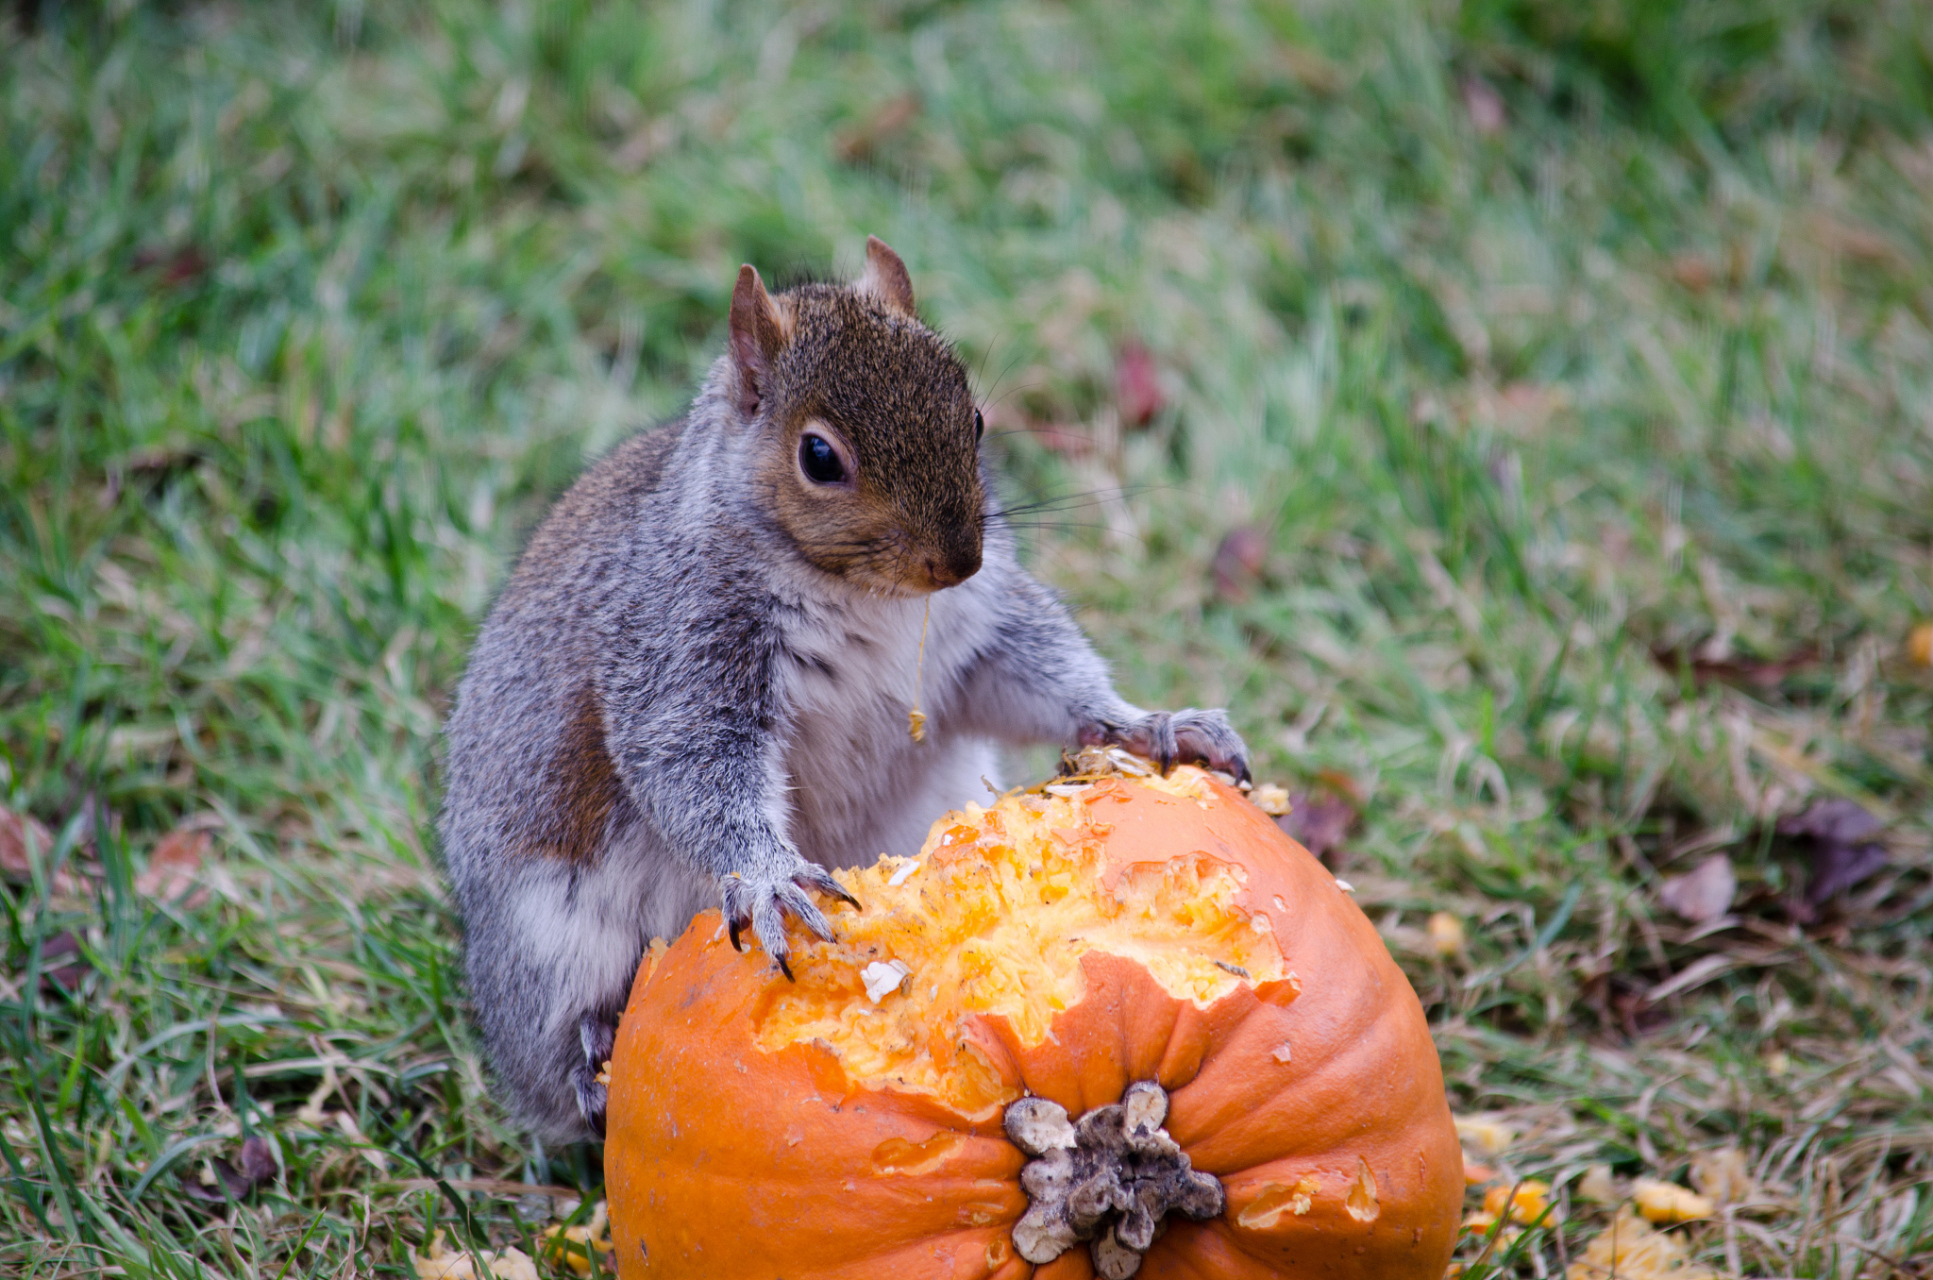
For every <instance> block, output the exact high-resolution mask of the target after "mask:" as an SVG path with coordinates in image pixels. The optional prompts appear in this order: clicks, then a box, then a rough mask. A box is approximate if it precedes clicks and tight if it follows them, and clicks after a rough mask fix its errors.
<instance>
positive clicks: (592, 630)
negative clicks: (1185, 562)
mask: <svg viewBox="0 0 1933 1280" xmlns="http://www.w3.org/2000/svg"><path fill="white" fill-rule="evenodd" d="M984 431H985V423H984V420H983V419H982V417H981V414H980V411H979V409H978V408H976V407H975V404H974V399H973V395H972V393H971V391H970V390H969V388H968V383H967V373H966V369H965V367H964V366H963V365H962V364H961V362H960V360H959V358H958V357H957V356H956V355H955V353H954V351H953V350H952V348H951V347H950V346H949V345H948V344H947V343H946V342H945V341H944V340H943V339H942V338H941V337H940V336H939V335H938V334H936V333H935V332H934V331H933V330H931V329H929V328H927V327H926V326H925V325H924V324H922V323H921V322H920V320H919V318H918V316H917V315H916V314H915V310H914V301H913V287H912V281H911V279H910V278H909V276H908V274H907V271H906V266H905V264H904V263H903V262H902V261H901V260H900V258H899V256H898V255H897V254H895V253H894V252H893V251H892V250H891V249H889V248H888V247H887V246H886V245H884V244H883V243H881V242H880V241H879V240H878V239H876V238H872V237H868V239H867V241H866V266H865V270H864V272H863V274H862V275H861V277H860V278H859V280H858V281H857V282H855V283H853V284H849V285H843V284H825V283H808V284H802V285H798V286H796V287H793V288H791V289H788V290H785V291H782V292H779V293H777V294H771V293H768V292H767V291H766V288H765V284H764V281H763V280H762V279H761V278H760V276H759V274H758V272H757V271H756V270H755V269H754V268H753V267H751V266H750V265H746V266H743V267H741V268H740V269H739V273H738V279H737V283H736V286H735V287H734V289H733V291H732V300H731V312H730V320H729V342H728V345H727V350H726V351H725V353H724V354H723V355H722V356H720V357H719V358H718V360H717V361H716V362H715V363H714V364H713V365H712V367H711V370H710V372H709V375H708V376H707V378H706V380H705V382H704V384H703V386H702V389H701V390H700V391H699V393H698V396H697V398H696V399H695V400H694V401H693V402H692V404H691V405H690V407H689V409H688V410H687V411H686V413H685V414H684V416H683V417H682V418H679V419H676V420H674V421H672V422H670V423H668V424H666V425H663V426H660V427H658V428H656V429H652V430H647V431H645V432H643V433H641V434H639V435H636V436H634V437H632V438H631V439H629V440H628V441H626V442H624V443H622V444H620V445H619V446H617V447H616V448H615V449H614V450H613V451H612V452H611V453H609V454H608V455H606V456H605V457H604V458H603V459H602V460H601V461H599V462H597V463H596V464H595V465H593V466H592V467H591V468H590V469H589V470H588V471H586V472H585V473H584V474H583V475H582V476H581V477H580V478H579V479H578V481H577V483H576V484H575V485H574V486H573V487H572V488H571V489H570V490H569V491H568V492H567V493H566V494H565V495H564V497H563V498H562V499H560V500H559V501H558V502H557V503H556V505H555V506H554V507H553V508H552V509H551V511H550V513H549V514H548V516H546V518H545V519H544V521H543V523H542V524H541V525H540V526H539V527H538V529H537V531H536V533H535V534H534V535H533V536H532V538H531V540H530V542H529V543H528V545H527V547H526V548H525V550H524V553H523V555H522V558H521V559H520V561H519V562H518V564H517V566H516V568H515V570H514V571H513V573H512V575H511V577H510V579H509V581H508V583H507V585H506V586H505V587H504V589H503V591H502V594H501V595H500V596H499V597H498V599H497V600H496V602H495V604H494V605H493V607H492V608H491V609H490V611H489V613H488V616H487V617H486V619H485V621H484V623H483V626H482V628H481V630H480V632H479V633H478V636H477V639H476V643H475V646H474V648H473V649H472V651H471V654H470V660H469V664H468V667H467V669H466V671H465V673H464V676H463V679H462V682H461V684H460V685H459V687H458V691H457V697H456V703H455V707H454V710H453V711H452V713H451V715H450V717H449V721H448V724H447V728H446V734H447V744H448V752H447V757H446V768H445V784H446V786H445V799H444V803H443V809H442V814H441V819H440V823H439V827H440V835H441V841H442V849H443V857H444V862H445V866H446V868H447V871H448V874H449V877H450V881H451V883H452V886H453V888H454V892H455V900H456V905H457V908H458V912H459V914H460V915H461V917H462V920H463V924H464V931H465V962H466V968H467V973H468V979H469V989H470V994H471V998H472V1001H473V1006H474V1010H475V1015H476V1019H477V1023H478V1026H479V1028H480V1030H481V1033H482V1037H483V1042H484V1048H485V1050H486V1053H487V1056H488V1058H489V1060H490V1064H491V1067H492V1071H493V1074H494V1076H495V1078H496V1081H497V1083H498V1085H499V1087H500V1088H501V1089H502V1091H503V1092H504V1093H506V1094H507V1095H508V1097H507V1101H508V1103H509V1105H510V1108H511V1111H512V1112H513V1114H514V1115H515V1116H516V1117H517V1118H518V1119H519V1120H520V1121H522V1122H523V1123H524V1124H525V1125H527V1126H528V1128H529V1131H530V1132H531V1133H532V1134H533V1135H534V1136H535V1137H536V1138H537V1139H538V1140H539V1141H540V1142H573V1141H585V1140H592V1139H596V1138H601V1137H602V1135H603V1127H604V1105H605V1088H604V1085H603V1083H602V1082H601V1081H600V1076H601V1074H602V1071H603V1067H604V1065H605V1062H606V1060H607V1059H608V1058H609V1056H610V1053H611V1047H612V1043H613V1039H614V1036H615V1030H616V1024H617V1020H618V1016H619V1014H620V1013H621V1012H622V1010H623V1008H624V1004H625V999H626V994H627V992H628V991H629V988H630V985H631V981H632V978H633V975H634V974H635V972H636V970H637V967H638V964H639V962H640V960H641V958H642V955H643V952H644V949H645V947H646V946H647V945H648V942H649V939H651V938H652V937H654V936H665V937H673V936H676V935H677V933H679V932H680V931H681V930H683V929H684V927H685V926H686V924H688V923H689V922H690V920H691V918H692V916H694V915H695V914H696V913H697V912H698V911H700V910H701V909H703V908H704V907H705V906H707V905H710V904H718V903H720V901H721V899H722V906H723V909H724V920H725V924H726V927H727V928H728V929H729V930H730V934H731V940H732V943H733V945H734V946H742V939H741V937H740V935H741V932H742V931H744V930H746V929H747V928H749V929H750V931H751V933H752V935H753V936H755V937H756V938H757V940H758V943H759V945H760V946H761V947H762V948H763V950H764V952H765V954H766V955H767V956H768V957H769V958H770V960H771V961H772V962H774V963H775V964H776V965H777V966H778V967H780V968H781V969H783V970H784V971H785V973H786V976H788V977H789V976H790V969H789V967H787V956H788V944H787V939H786V930H785V919H784V918H785V917H787V916H789V917H791V918H792V919H793V920H795V921H797V922H798V924H800V925H802V926H803V927H804V928H805V929H806V930H808V931H809V932H811V933H812V934H815V935H817V936H818V937H820V938H830V937H831V928H830V925H829V924H828V922H827V919H826V916H825V915H824V913H823V912H822V911H821V910H820V908H819V906H818V905H817V904H816V903H815V901H814V899H813V896H812V895H813V894H814V893H820V894H827V895H830V896H832V897H835V898H840V899H843V900H845V901H846V902H847V903H849V904H851V905H853V906H855V907H857V906H860V904H858V903H856V902H854V901H853V900H852V898H851V897H850V896H849V895H847V894H846V892H845V891H844V890H843V889H842V888H840V886H839V884H838V882H837V881H835V880H834V879H833V878H832V875H831V873H830V869H831V868H835V867H847V866H854V865H858V864H862V863H867V862H870V861H871V860H872V859H873V858H874V857H875V856H876V855H877V854H878V853H879V852H880V851H881V850H898V849H911V848H915V847H917V846H918V845H919V843H920V841H921V839H922V838H923V836H924V834H925V831H926V829H927V826H928V825H929V823H930V822H931V821H932V820H933V819H935V818H937V817H939V816H940V815H941V814H943V813H944V812H946V811H947V810H948V809H950V808H954V807H956V806H958V805H960V804H963V803H965V802H966V801H967V800H969V799H970V798H972V797H973V796H975V795H977V794H978V793H979V792H980V791H982V790H983V789H985V787H986V786H989V785H992V784H991V783H990V782H989V781H988V780H989V779H992V778H993V777H994V776H995V752H996V750H997V748H998V747H999V746H1000V745H1002V744H1008V745H1021V744H1030V743H1058V744H1061V745H1063V746H1072V745H1075V744H1081V745H1089V746H1091V745H1096V744H1102V743H1114V744H1120V745H1122V746H1124V747H1125V748H1127V749H1128V750H1130V751H1134V752H1136V753H1139V754H1141V755H1143V756H1146V757H1148V758H1150V759H1152V760H1154V761H1155V762H1157V763H1158V764H1159V765H1160V766H1161V767H1162V769H1163V770H1164V771H1166V770H1167V769H1168V768H1171V767H1172V766H1173V764H1174V763H1175V762H1176V761H1177V760H1180V759H1186V760H1196V761H1201V762H1203V763H1205V764H1207V765H1208V766H1209V767H1211V768H1215V769H1220V770H1223V771H1226V772H1229V773H1231V774H1235V775H1237V776H1240V777H1246V776H1247V773H1248V762H1247V750H1246V748H1245V747H1244V746H1243V743H1242V740H1241V738H1240V737H1239V736H1237V734H1236V733H1235V731H1234V730H1233V729H1232V728H1230V726H1229V723H1228V719H1227V717H1226V715H1225V714H1224V713H1223V712H1221V711H1198V710H1186V711H1177V712H1172V713H1170V712H1161V711H1144V710H1142V709H1141V708H1139V707H1136V706H1134V705H1132V704H1130V703H1128V702H1126V701H1124V700H1123V699H1122V698H1121V696H1120V695H1119V694H1117V693H1116V692H1115V691H1114V686H1113V683H1112V681H1111V680H1110V678H1109V675H1108V669H1107V666H1106V664H1105V663H1104V662H1103V661H1102V660H1101V658H1100V657H1099V656H1098V655H1097V654H1096V653H1095V652H1094V649H1093V648H1092V647H1091V646H1090V645H1089V643H1088V641H1087V638H1086V636H1084V635H1083V634H1082V633H1081V631H1080V630H1079V628H1077V627H1076V626H1075V624H1074V622H1073V620H1072V619H1071V618H1070V617H1069V616H1068V614H1067V612H1066V610H1065V609H1064V608H1063V607H1062V606H1061V604H1060V602H1059V601H1058V599H1057V598H1056V597H1055V596H1054V594H1053V593H1052V592H1051V591H1049V590H1048V589H1047V588H1046V587H1044V586H1042V585H1041V584H1040V583H1039V582H1037V581H1036V580H1035V579H1034V578H1032V577H1031V576H1029V575H1028V574H1027V573H1026V571H1025V570H1023V569H1022V568H1021V567H1020V564H1019V562H1018V560H1017V559H1016V555H1015V542H1014V536H1013V533H1012V531H1011V530H1010V528H1009V527H1008V526H1007V524H1006V523H1005V522H1004V521H1003V519H1002V518H1001V514H1000V510H999V507H998V505H997V503H996V501H995V499H994V489H993V484H992V480H991V476H990V474H989V472H988V469H987V464H986V462H985V460H984V458H983V456H982V453H981V448H980V445H981V437H982V435H983V433H984ZM929 609H930V613H929V612H928V611H929ZM916 699H917V700H918V701H920V702H922V703H924V705H925V707H926V711H927V714H928V715H929V716H930V723H928V724H927V725H926V726H925V729H924V733H923V735H918V734H917V731H916V730H915V731H910V732H909V707H911V706H912V705H913V704H914V702H915V700H916Z"/></svg>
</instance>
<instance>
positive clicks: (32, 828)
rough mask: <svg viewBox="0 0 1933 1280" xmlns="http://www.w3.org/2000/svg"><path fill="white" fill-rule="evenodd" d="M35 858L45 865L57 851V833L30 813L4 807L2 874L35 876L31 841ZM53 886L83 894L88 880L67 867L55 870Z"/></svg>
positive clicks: (0, 825) (0, 821) (19, 877)
mask: <svg viewBox="0 0 1933 1280" xmlns="http://www.w3.org/2000/svg"><path fill="white" fill-rule="evenodd" d="M29 841H31V842H32V844H33V857H34V858H35V859H38V860H39V862H40V863H41V865H42V866H45V865H46V863H47V860H48V859H49V858H51V857H52V856H53V853H54V833H53V832H51V831H49V830H48V829H47V828H46V826H45V825H43V824H42V823H41V822H40V821H39V820H38V819H36V818H35V817H34V816H33V815H32V814H30V813H15V812H14V811H13V810H12V809H8V808H6V807H4V806H0V876H5V877H6V878H7V879H9V880H20V881H29V880H32V879H33V875H34V872H33V862H32V861H30V860H29V858H28V856H27V846H28V842H29ZM51 887H52V889H53V891H54V892H55V893H58V894H75V893H80V892H81V891H82V890H83V889H85V887H86V882H85V881H84V880H82V879H81V878H80V877H79V876H77V875H75V874H74V873H73V872H72V871H70V870H69V869H68V868H66V867H62V868H60V870H58V871H56V872H55V873H54V879H53V884H52V886H51Z"/></svg>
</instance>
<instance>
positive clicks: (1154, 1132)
mask: <svg viewBox="0 0 1933 1280" xmlns="http://www.w3.org/2000/svg"><path fill="white" fill-rule="evenodd" d="M1167 1118H1168V1094H1167V1092H1166V1091H1165V1090H1163V1089H1162V1087H1161V1086H1160V1085H1158V1084H1156V1083H1154V1082H1153V1081H1152V1080H1142V1081H1137V1082H1136V1083H1134V1084H1131V1085H1129V1086H1128V1089H1127V1092H1126V1093H1125V1094H1123V1095H1122V1097H1121V1100H1120V1101H1119V1102H1116V1103H1111V1104H1109V1105H1108V1106H1105V1107H1096V1108H1094V1109H1093V1110H1092V1111H1090V1112H1088V1113H1087V1114H1086V1115H1084V1116H1082V1117H1081V1118H1080V1119H1079V1120H1077V1121H1073V1122H1070V1121H1069V1120H1068V1118H1067V1112H1066V1110H1065V1109H1064V1108H1062V1107H1060V1106H1058V1105H1057V1104H1055V1103H1052V1102H1049V1101H1047V1099H1045V1098H1022V1099H1020V1100H1019V1101H1017V1102H1015V1103H1013V1104H1012V1105H1011V1106H1009V1107H1008V1108H1007V1113H1006V1119H1005V1124H1006V1129H1007V1137H1009V1138H1010V1139H1012V1140H1013V1144H1014V1145H1015V1146H1017V1147H1019V1148H1020V1149H1021V1150H1022V1151H1025V1152H1026V1153H1027V1154H1028V1155H1030V1156H1032V1157H1034V1158H1033V1159H1032V1160H1030V1161H1028V1162H1027V1165H1026V1167H1025V1168H1024V1169H1022V1170H1021V1171H1020V1185H1021V1187H1022V1188H1023V1189H1024V1190H1025V1191H1026V1192H1027V1198H1028V1200H1029V1201H1030V1202H1031V1203H1030V1205H1029V1207H1028V1209H1027V1212H1026V1213H1025V1214H1023V1215H1022V1216H1021V1219H1020V1221H1019V1222H1017V1223H1015V1224H1014V1229H1013V1242H1014V1248H1015V1250H1016V1251H1017V1252H1018V1253H1019V1254H1020V1256H1021V1257H1023V1258H1025V1259H1026V1260H1027V1261H1029V1262H1035V1263H1043V1262H1052V1261H1053V1260H1054V1259H1055V1258H1058V1257H1059V1256H1060V1255H1061V1254H1062V1253H1065V1252H1066V1251H1067V1250H1068V1249H1070V1248H1072V1247H1073V1246H1074V1245H1075V1243H1076V1242H1079V1241H1083V1240H1084V1241H1086V1242H1087V1247H1088V1251H1089V1253H1090V1254H1091V1255H1092V1256H1093V1259H1094V1270H1095V1272H1096V1273H1097V1274H1098V1275H1100V1276H1101V1277H1103V1280H1127V1277H1129V1276H1131V1275H1133V1274H1134V1273H1135V1272H1137V1271H1139V1270H1140V1269H1141V1256H1142V1255H1143V1254H1145V1253H1146V1252H1147V1251H1148V1248H1149V1246H1150V1245H1152V1244H1153V1243H1154V1241H1155V1237H1157V1236H1159V1235H1160V1234H1161V1232H1162V1230H1163V1225H1164V1224H1163V1221H1162V1220H1163V1219H1164V1218H1165V1217H1166V1216H1167V1215H1168V1214H1169V1213H1170V1212H1176V1213H1181V1214H1185V1215H1186V1216H1188V1217H1190V1218H1193V1219H1195V1220H1196V1221H1201V1220H1203V1219H1207V1218H1212V1217H1214V1216H1215V1215H1217V1214H1219V1213H1220V1212H1221V1211H1222V1209H1223V1208H1224V1207H1225V1206H1226V1204H1227V1196H1226V1195H1225V1194H1224V1193H1223V1191H1222V1184H1221V1183H1220V1182H1218V1181H1216V1179H1215V1178H1214V1177H1213V1175H1211V1174H1206V1173H1201V1172H1198V1171H1197V1170H1195V1169H1194V1168H1192V1167H1190V1165H1189V1163H1188V1156H1187V1153H1186V1152H1184V1151H1182V1149H1181V1147H1180V1146H1179V1145H1177V1144H1176V1142H1175V1140H1174V1139H1173V1138H1170V1137H1169V1136H1168V1131H1167V1130H1166V1129H1163V1128H1162V1127H1161V1122H1162V1121H1164V1120H1166V1119H1167Z"/></svg>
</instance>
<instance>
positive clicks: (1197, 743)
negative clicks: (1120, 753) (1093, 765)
mask: <svg viewBox="0 0 1933 1280" xmlns="http://www.w3.org/2000/svg"><path fill="white" fill-rule="evenodd" d="M1081 741H1082V742H1084V743H1092V742H1111V743H1114V744H1116V745H1119V746H1122V747H1126V748H1127V749H1128V750H1129V751H1132V752H1134V753H1135V754H1136V755H1139V756H1142V757H1145V758H1146V759H1148V760H1151V761H1153V762H1154V763H1155V764H1156V765H1158V766H1159V767H1160V769H1161V772H1162V774H1163V775H1164V776H1165V775H1167V774H1168V773H1169V772H1170V771H1172V770H1173V769H1174V767H1175V765H1177V764H1179V763H1181V762H1183V761H1189V762H1194V763H1199V764H1202V765H1205V766H1207V767H1208V768H1210V769H1216V770H1219V771H1221V772H1223V773H1227V774H1232V775H1233V776H1235V777H1236V778H1238V779H1246V778H1248V777H1249V770H1248V747H1247V746H1246V745H1245V744H1244V743H1243V742H1242V738H1241V735H1240V734H1238V733H1236V732H1235V730H1234V728H1233V727H1232V726H1230V724H1229V723H1228V715H1227V713H1226V712H1222V711H1198V710H1195V709H1193V708H1189V709H1187V710H1184V711H1151V712H1149V713H1148V714H1147V715H1144V716H1142V717H1141V718H1140V719H1139V720H1136V721H1133V722H1131V723H1127V724H1112V723H1108V722H1106V721H1103V722H1101V723H1100V724H1098V725H1096V726H1094V727H1093V728H1091V729H1089V730H1088V731H1085V732H1083V733H1082V734H1081Z"/></svg>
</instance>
